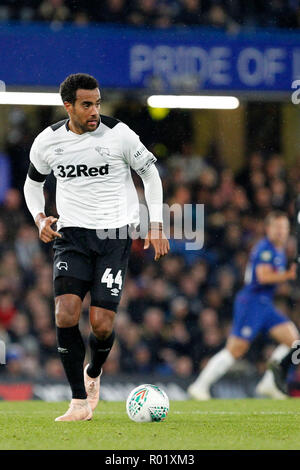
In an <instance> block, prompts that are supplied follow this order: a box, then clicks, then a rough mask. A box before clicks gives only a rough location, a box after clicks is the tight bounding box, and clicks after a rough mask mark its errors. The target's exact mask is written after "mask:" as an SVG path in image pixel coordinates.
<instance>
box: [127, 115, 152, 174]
mask: <svg viewBox="0 0 300 470" xmlns="http://www.w3.org/2000/svg"><path fill="white" fill-rule="evenodd" d="M118 128H119V132H120V133H121V138H122V148H123V155H124V158H125V160H126V162H127V163H128V164H129V165H130V167H131V168H132V169H133V170H135V171H136V172H137V173H138V175H140V176H143V174H144V173H145V172H146V171H147V169H148V168H149V166H150V165H152V164H153V163H155V162H156V160H157V159H156V158H155V156H154V155H153V153H151V152H150V151H149V150H148V149H147V148H146V147H145V145H144V144H142V142H141V141H140V138H139V136H138V135H137V134H136V133H135V132H134V131H133V130H131V129H130V128H129V127H128V126H127V125H126V124H123V123H120V124H118Z"/></svg>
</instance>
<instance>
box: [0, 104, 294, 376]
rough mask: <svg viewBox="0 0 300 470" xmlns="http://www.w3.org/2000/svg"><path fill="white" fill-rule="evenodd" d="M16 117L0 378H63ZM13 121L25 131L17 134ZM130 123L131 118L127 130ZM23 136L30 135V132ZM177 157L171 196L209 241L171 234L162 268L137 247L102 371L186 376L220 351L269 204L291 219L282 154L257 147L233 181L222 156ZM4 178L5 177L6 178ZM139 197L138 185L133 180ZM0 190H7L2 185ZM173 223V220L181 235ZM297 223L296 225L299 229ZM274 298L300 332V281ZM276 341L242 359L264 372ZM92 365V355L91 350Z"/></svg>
mask: <svg viewBox="0 0 300 470" xmlns="http://www.w3.org/2000/svg"><path fill="white" fill-rule="evenodd" d="M14 113H17V111H14V112H13V113H12V115H11V116H10V119H11V123H13V125H12V127H11V131H10V132H8V134H7V139H8V141H7V146H6V154H5V155H6V160H7V163H8V166H9V167H10V168H11V187H8V188H5V190H4V192H3V197H2V200H0V339H3V340H4V341H5V343H6V345H7V365H6V367H3V368H0V377H3V378H4V377H6V378H9V379H18V380H19V379H22V378H24V379H41V378H43V377H44V378H46V379H53V380H61V379H63V378H64V372H63V369H62V366H61V363H60V359H59V358H58V354H57V349H56V332H55V324H54V299H53V290H52V255H53V250H52V246H51V244H43V243H41V242H40V241H39V238H38V232H37V229H36V227H35V226H34V223H33V220H32V218H31V215H30V214H29V213H28V211H27V209H26V207H25V204H24V199H23V193H22V187H23V183H24V179H25V175H26V171H27V166H28V152H29V148H30V145H31V142H32V139H33V136H31V137H30V133H29V132H28V133H27V132H25V131H24V128H25V127H24V126H23V125H22V119H21V117H20V115H19V117H18V119H17V116H15V115H14ZM18 123H19V125H20V129H23V134H22V133H19V134H16V133H17V132H18V129H19V128H18ZM129 124H130V123H129ZM25 134H26V135H27V140H25V137H24V135H25ZM178 149H179V152H178V153H175V152H173V153H171V154H170V155H169V156H168V158H165V159H159V161H158V164H157V166H158V169H159V172H160V174H161V177H162V180H163V186H164V200H165V202H166V203H167V204H168V205H169V206H172V205H173V204H177V207H181V208H183V206H184V205H185V204H191V207H192V208H193V211H192V212H191V215H190V217H191V222H192V223H193V226H194V227H195V222H196V220H195V218H196V214H197V212H196V210H195V209H196V204H203V205H204V211H205V224H204V246H203V248H202V249H199V250H186V245H185V243H186V242H187V241H189V240H187V239H176V238H174V236H173V235H172V233H173V232H172V231H171V239H170V245H171V253H170V254H169V255H168V256H166V257H164V258H163V259H161V260H160V261H159V262H155V261H154V260H153V251H151V250H144V249H143V240H135V241H134V243H133V248H132V254H131V258H130V262H129V268H128V275H127V280H126V283H125V288H124V292H123V296H122V300H121V303H120V306H119V310H118V314H117V316H116V323H115V331H116V334H117V340H116V342H115V345H114V347H113V350H112V352H111V354H110V356H109V358H108V360H107V362H106V363H105V366H104V369H105V373H106V374H109V375H111V376H117V375H118V374H120V373H132V372H135V373H138V372H140V373H145V374H148V373H149V374H150V373H156V374H161V375H163V376H174V375H175V376H177V377H181V378H186V379H189V378H190V377H191V375H192V374H195V373H198V372H199V370H200V369H201V368H202V367H203V366H204V365H205V363H206V361H207V360H208V359H209V358H210V357H211V356H212V355H213V354H215V353H216V352H217V351H219V350H220V349H221V348H222V347H224V344H225V341H226V337H227V335H228V333H229V332H230V327H231V320H232V305H233V300H234V295H235V293H236V292H237V291H238V289H240V288H241V286H242V285H243V277H244V272H245V267H246V263H247V260H248V255H249V252H250V250H251V248H252V247H253V245H254V244H255V243H256V242H257V241H258V240H259V239H260V238H261V237H262V236H263V234H264V226H263V219H264V217H265V216H266V214H267V213H268V212H269V211H270V210H272V209H281V210H284V211H286V212H287V213H288V215H289V217H290V220H291V222H293V216H294V201H295V195H296V194H299V192H300V163H299V164H298V165H297V166H293V168H291V169H290V168H288V167H286V165H285V162H284V160H283V158H282V157H281V155H280V154H275V153H273V154H270V155H266V154H264V153H262V152H259V151H257V152H252V153H250V154H249V155H247V156H246V157H247V158H246V159H245V160H246V164H245V166H244V167H243V169H242V170H241V171H240V172H239V173H237V174H234V173H233V172H232V170H231V169H230V168H229V167H228V166H227V165H226V164H225V163H224V161H223V159H222V156H220V155H218V154H217V153H215V154H213V152H212V151H211V152H209V154H208V155H204V156H202V155H198V154H197V153H195V152H194V149H193V145H192V143H191V142H190V141H186V142H183V143H182V146H181V147H178ZM2 181H3V180H2ZM135 183H136V185H137V187H138V193H139V196H140V200H141V202H143V200H144V199H143V198H144V196H143V185H142V182H141V180H140V179H139V177H137V176H136V177H135ZM0 186H1V185H0ZM53 196H54V182H53V181H51V178H50V180H49V182H48V183H47V185H46V201H47V204H46V208H47V214H48V215H50V214H51V215H56V209H55V203H54V198H53ZM176 223H177V222H176V218H174V221H173V224H174V226H175V228H176ZM292 227H293V224H292ZM287 254H288V259H289V261H290V262H291V261H293V260H294V258H295V254H296V239H295V235H294V233H293V230H292V233H291V236H290V239H289V242H288V246H287ZM276 303H277V306H278V308H280V309H281V310H282V311H283V312H284V313H285V314H286V315H288V316H289V317H290V318H291V319H292V320H294V322H295V323H296V324H297V326H298V327H300V318H299V317H298V315H297V312H298V311H299V309H300V292H299V288H298V287H297V283H285V284H282V285H281V286H280V287H279V288H278V290H277V295H276ZM88 309H89V295H87V297H86V298H85V301H84V306H83V314H82V318H81V322H80V327H81V331H82V334H83V337H84V340H85V341H87V337H88V334H89V331H90V326H89V312H88ZM273 349H274V344H273V343H272V341H271V340H269V339H267V338H265V337H259V338H257V340H256V341H255V342H254V344H253V346H252V348H251V349H250V351H249V353H248V355H247V360H248V361H249V362H250V363H253V364H255V366H256V367H257V369H258V371H259V372H260V373H262V372H263V371H264V369H265V367H266V361H267V359H268V358H269V356H270V354H271V352H272V350H273ZM87 360H88V353H87Z"/></svg>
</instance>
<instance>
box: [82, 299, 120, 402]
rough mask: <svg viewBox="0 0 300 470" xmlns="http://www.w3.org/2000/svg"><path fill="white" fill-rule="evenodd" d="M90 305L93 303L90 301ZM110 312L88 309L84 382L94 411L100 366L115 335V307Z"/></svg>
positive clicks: (98, 389)
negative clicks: (87, 348) (88, 359)
mask: <svg viewBox="0 0 300 470" xmlns="http://www.w3.org/2000/svg"><path fill="white" fill-rule="evenodd" d="M92 303H95V301H93V300H92ZM110 308H111V310H109V309H105V308H102V307H96V306H91V307H90V323H91V327H92V332H91V333H90V336H89V346H90V351H91V360H90V363H89V364H88V365H87V366H86V367H85V369H84V382H85V389H86V392H87V397H88V402H89V404H90V406H91V408H92V410H94V409H95V408H96V406H97V404H98V401H99V395H100V377H101V374H102V366H103V364H104V362H105V361H106V359H107V357H108V355H109V353H110V351H111V349H112V347H113V344H114V339H115V333H114V330H113V323H114V318H115V311H114V310H112V309H115V308H116V306H115V305H112V306H111V307H110Z"/></svg>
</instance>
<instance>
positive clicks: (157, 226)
mask: <svg viewBox="0 0 300 470" xmlns="http://www.w3.org/2000/svg"><path fill="white" fill-rule="evenodd" d="M150 244H151V245H152V246H153V248H154V260H155V261H157V260H159V259H160V258H161V257H162V256H165V255H166V254H168V252H169V251H170V244H169V240H168V239H167V237H166V235H165V233H164V230H163V226H162V224H161V223H160V222H152V223H151V225H150V230H149V232H148V235H147V237H146V239H145V244H144V249H145V250H146V249H148V248H149V246H150Z"/></svg>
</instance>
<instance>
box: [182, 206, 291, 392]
mask: <svg viewBox="0 0 300 470" xmlns="http://www.w3.org/2000/svg"><path fill="white" fill-rule="evenodd" d="M265 230H266V236H265V238H263V239H262V240H261V241H259V242H258V243H257V245H256V246H255V247H254V248H253V250H252V252H251V256H250V261H249V263H248V266H247V268H246V273H245V286H244V288H243V289H242V290H241V291H240V292H239V293H238V294H237V296H236V298H235V302H234V316H233V325H232V331H231V334H230V336H229V338H228V340H227V343H226V346H225V348H224V349H222V350H221V351H220V352H219V353H217V354H216V355H215V356H214V357H212V358H211V359H210V360H209V361H208V363H207V365H206V367H205V368H204V369H203V370H202V372H201V373H200V375H199V377H198V378H197V379H196V381H195V382H194V383H192V384H191V385H190V386H189V388H188V393H189V395H190V396H191V397H193V398H195V399H196V400H208V399H209V398H211V396H210V387H211V385H212V384H213V383H215V382H216V381H217V380H218V379H219V378H220V377H222V376H223V375H224V374H225V373H226V372H227V371H228V369H229V368H230V367H231V366H232V365H233V363H234V362H235V361H236V360H237V359H239V358H241V357H242V356H244V355H245V354H246V352H247V351H248V349H249V347H250V344H251V342H252V341H253V340H254V338H255V337H256V336H257V334H258V333H260V332H264V333H269V335H270V336H271V337H272V338H273V339H274V340H275V341H276V342H278V343H280V346H278V347H277V348H276V349H275V350H274V352H273V354H272V356H271V359H270V364H269V368H268V370H267V371H266V373H265V374H264V376H263V378H262V379H261V381H260V383H259V384H258V385H257V387H256V392H257V393H258V394H259V395H263V396H268V397H271V398H278V399H283V398H286V396H287V387H286V376H287V372H288V369H289V367H290V365H291V364H292V353H293V352H294V351H295V349H294V348H292V345H293V343H294V341H296V340H298V339H299V334H298V331H297V328H296V326H295V325H294V323H292V322H291V321H290V320H289V319H288V318H286V317H285V316H284V315H283V314H282V313H281V312H279V311H278V310H277V309H276V308H275V306H274V305H273V296H274V291H275V288H276V285H277V284H279V283H281V282H286V281H289V280H294V279H296V265H295V264H292V266H291V267H290V268H289V269H286V256H285V244H286V242H287V239H288V236H289V230H290V228H289V220H288V218H287V216H286V214H285V213H283V212H280V211H274V212H271V213H269V215H268V216H267V217H266V220H265Z"/></svg>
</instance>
